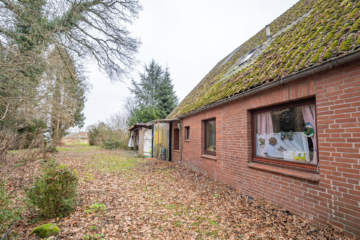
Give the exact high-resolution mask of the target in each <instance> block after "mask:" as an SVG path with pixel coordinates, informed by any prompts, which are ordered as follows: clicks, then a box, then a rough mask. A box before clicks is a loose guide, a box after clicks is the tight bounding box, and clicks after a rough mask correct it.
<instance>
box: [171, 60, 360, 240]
mask: <svg viewBox="0 0 360 240" xmlns="http://www.w3.org/2000/svg"><path fill="white" fill-rule="evenodd" d="M313 96H316V106H317V127H318V142H319V147H318V149H319V156H320V159H319V163H320V182H319V183H316V182H311V181H308V180H302V179H298V178H293V177H288V176H284V175H280V174H275V173H270V172H266V171H261V170H256V169H251V168H249V167H248V166H247V164H248V163H249V162H250V161H251V134H250V131H251V124H250V118H251V115H250V111H249V110H251V109H256V108H262V107H265V106H270V105H276V104H280V103H285V102H289V101H293V100H298V99H301V98H308V97H313ZM213 117H215V118H216V134H217V140H216V141H217V146H216V149H217V159H216V160H212V159H207V158H203V157H201V154H202V153H203V151H202V149H203V140H202V138H203V126H202V121H203V120H205V119H209V118H213ZM176 124H177V123H176ZM173 126H174V125H173ZM183 126H190V131H191V133H190V136H191V137H190V141H183V154H182V160H183V163H184V164H185V165H186V166H187V167H189V168H192V169H195V170H198V171H201V172H203V173H205V174H207V175H209V176H210V177H212V178H214V179H217V180H219V181H222V182H224V183H227V184H229V185H231V186H233V187H235V188H236V189H238V190H239V191H242V192H244V193H246V194H248V195H250V196H252V197H258V198H260V197H261V198H265V199H267V200H268V201H270V202H273V203H275V204H278V205H281V206H284V207H286V208H287V209H289V210H290V211H292V212H293V213H295V214H298V215H300V216H303V217H306V218H308V219H310V220H311V221H312V222H314V223H315V224H318V225H325V224H326V222H327V221H330V222H331V223H332V224H334V225H336V226H338V227H341V228H344V229H345V231H346V233H347V235H349V236H354V235H356V236H357V238H359V239H360V185H359V182H360V172H359V171H360V160H359V159H360V152H359V149H360V63H357V62H352V63H350V64H346V65H343V66H341V67H338V68H333V69H331V70H327V71H324V72H322V73H319V74H315V75H312V76H310V77H306V78H303V79H300V80H297V81H295V82H292V83H288V84H286V85H282V86H280V87H276V88H273V89H271V90H267V91H264V92H262V93H260V94H256V95H254V96H251V97H247V98H243V99H240V100H237V101H234V102H231V103H228V104H226V105H222V106H219V107H217V108H214V109H209V110H206V111H203V112H200V113H197V114H196V115H192V116H189V117H186V118H184V119H183ZM182 129H184V128H182ZM182 134H184V133H183V132H182ZM177 158H178V153H176V152H173V159H174V160H175V159H177Z"/></svg>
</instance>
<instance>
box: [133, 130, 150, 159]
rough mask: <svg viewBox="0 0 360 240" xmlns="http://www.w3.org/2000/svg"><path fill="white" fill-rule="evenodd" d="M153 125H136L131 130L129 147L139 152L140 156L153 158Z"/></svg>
mask: <svg viewBox="0 0 360 240" xmlns="http://www.w3.org/2000/svg"><path fill="white" fill-rule="evenodd" d="M151 128H152V124H150V123H135V124H134V125H132V126H131V127H130V128H129V131H130V139H129V144H128V147H130V148H133V149H135V150H137V151H138V154H139V155H143V156H145V157H151V155H152V154H151V153H152V151H151V149H152V129H151Z"/></svg>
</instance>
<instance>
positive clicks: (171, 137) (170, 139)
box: [169, 122, 172, 162]
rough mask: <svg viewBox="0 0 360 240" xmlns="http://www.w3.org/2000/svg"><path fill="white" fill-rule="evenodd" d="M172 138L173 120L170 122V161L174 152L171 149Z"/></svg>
mask: <svg viewBox="0 0 360 240" xmlns="http://www.w3.org/2000/svg"><path fill="white" fill-rule="evenodd" d="M171 140H172V122H170V130H169V162H171V154H172V150H171V144H172V142H171Z"/></svg>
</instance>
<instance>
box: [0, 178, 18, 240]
mask: <svg viewBox="0 0 360 240" xmlns="http://www.w3.org/2000/svg"><path fill="white" fill-rule="evenodd" d="M12 199H13V197H12V196H11V195H10V194H9V193H8V192H6V182H5V181H1V180H0V236H2V234H3V233H4V232H5V231H6V230H7V229H8V228H9V227H10V225H11V224H13V223H14V222H15V221H17V220H19V219H20V210H21V209H20V208H14V206H12V204H13V201H12Z"/></svg>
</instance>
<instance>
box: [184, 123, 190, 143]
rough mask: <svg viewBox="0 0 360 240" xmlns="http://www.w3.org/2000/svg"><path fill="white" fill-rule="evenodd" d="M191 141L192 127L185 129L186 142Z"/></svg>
mask: <svg viewBox="0 0 360 240" xmlns="http://www.w3.org/2000/svg"><path fill="white" fill-rule="evenodd" d="M186 140H190V126H187V127H185V137H184V141H186Z"/></svg>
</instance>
